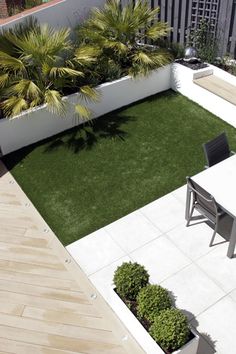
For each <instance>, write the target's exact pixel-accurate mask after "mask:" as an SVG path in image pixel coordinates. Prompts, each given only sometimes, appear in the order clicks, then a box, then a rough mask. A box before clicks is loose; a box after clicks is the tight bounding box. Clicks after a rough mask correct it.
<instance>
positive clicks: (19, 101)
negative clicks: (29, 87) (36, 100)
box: [1, 96, 28, 117]
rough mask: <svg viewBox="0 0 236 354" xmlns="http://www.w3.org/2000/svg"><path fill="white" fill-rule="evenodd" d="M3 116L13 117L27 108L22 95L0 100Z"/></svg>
mask: <svg viewBox="0 0 236 354" xmlns="http://www.w3.org/2000/svg"><path fill="white" fill-rule="evenodd" d="M1 105H2V108H3V112H4V115H5V117H14V116H17V115H19V114H20V113H21V112H22V111H24V110H25V109H27V108H28V104H27V102H26V100H25V99H24V98H23V97H17V96H12V97H10V98H8V99H6V100H5V101H3V102H2V104H1Z"/></svg>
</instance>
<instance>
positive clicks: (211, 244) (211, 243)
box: [209, 226, 217, 247]
mask: <svg viewBox="0 0 236 354" xmlns="http://www.w3.org/2000/svg"><path fill="white" fill-rule="evenodd" d="M216 231H217V229H216V226H215V230H214V232H213V236H212V238H211V241H210V243H209V247H211V246H213V242H214V239H215V236H216Z"/></svg>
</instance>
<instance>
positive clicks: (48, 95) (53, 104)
mask: <svg viewBox="0 0 236 354" xmlns="http://www.w3.org/2000/svg"><path fill="white" fill-rule="evenodd" d="M45 103H46V104H47V106H48V109H49V110H50V112H52V113H53V114H58V115H60V116H64V115H65V114H66V103H65V101H63V99H62V96H61V94H60V92H58V91H56V90H49V89H48V90H46V92H45Z"/></svg>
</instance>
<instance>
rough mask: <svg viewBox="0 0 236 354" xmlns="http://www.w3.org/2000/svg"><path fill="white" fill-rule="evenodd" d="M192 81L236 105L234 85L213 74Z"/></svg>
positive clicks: (235, 88)
mask: <svg viewBox="0 0 236 354" xmlns="http://www.w3.org/2000/svg"><path fill="white" fill-rule="evenodd" d="M193 82H194V83H195V84H197V85H199V86H201V87H203V88H204V89H206V90H208V91H210V92H212V93H214V94H215V95H217V96H219V97H221V98H223V99H224V100H226V101H228V102H230V103H232V104H234V105H236V86H234V85H231V84H229V83H228V82H226V81H224V80H222V79H220V78H219V77H217V76H215V75H209V76H205V77H202V78H200V79H196V80H194V81H193Z"/></svg>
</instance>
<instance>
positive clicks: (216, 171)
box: [186, 154, 236, 258]
mask: <svg viewBox="0 0 236 354" xmlns="http://www.w3.org/2000/svg"><path fill="white" fill-rule="evenodd" d="M191 178H192V179H193V181H195V182H196V183H197V184H199V186H201V187H202V188H203V189H205V190H206V191H207V192H208V193H210V194H211V195H212V196H213V197H214V198H215V200H216V202H217V204H219V206H220V207H221V208H222V209H223V210H224V211H225V212H226V213H227V214H229V215H230V216H232V218H233V219H234V221H233V226H232V230H231V235H230V241H229V247H228V251H227V256H228V257H229V258H232V257H233V256H234V249H235V244H236V154H235V155H233V156H231V157H229V158H227V159H226V160H224V161H222V162H220V163H218V164H216V165H214V166H212V167H210V168H207V169H206V170H204V171H202V172H200V173H198V174H197V175H195V176H193V177H191ZM189 206H190V192H189V190H187V200H186V219H187V217H188V213H189Z"/></svg>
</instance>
